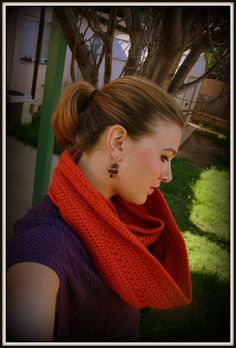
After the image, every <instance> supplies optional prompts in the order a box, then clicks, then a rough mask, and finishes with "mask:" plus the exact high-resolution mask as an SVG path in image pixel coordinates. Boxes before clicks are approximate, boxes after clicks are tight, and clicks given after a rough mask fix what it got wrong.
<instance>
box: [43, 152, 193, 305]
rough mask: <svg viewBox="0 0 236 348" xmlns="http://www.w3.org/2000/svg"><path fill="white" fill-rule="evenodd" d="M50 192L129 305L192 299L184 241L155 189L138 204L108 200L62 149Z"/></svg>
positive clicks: (107, 280)
mask: <svg viewBox="0 0 236 348" xmlns="http://www.w3.org/2000/svg"><path fill="white" fill-rule="evenodd" d="M48 194H49V196H50V198H51V200H52V201H53V202H54V204H55V205H56V206H57V207H58V208H59V210H60V213H61V214H62V216H63V218H64V220H65V221H66V222H67V223H68V224H69V225H70V226H71V228H72V229H73V230H74V232H75V233H76V234H78V236H79V238H80V240H81V242H82V243H83V245H84V246H85V247H86V249H87V251H88V253H89V254H90V257H91V258H92V260H93V262H94V264H95V266H96V268H97V270H98V272H99V274H100V276H101V277H102V278H103V280H104V281H105V283H106V284H107V286H108V287H110V288H111V289H112V290H113V291H114V292H115V293H117V294H118V295H119V296H120V297H121V298H122V299H123V300H124V301H125V302H126V303H127V304H129V305H131V306H133V307H136V308H143V307H151V308H156V309H164V308H172V307H175V306H179V305H186V304H189V303H190V302H191V298H192V288H191V279H190V271H189V264H188V257H187V251H186V247H185V242H184V239H183V237H182V235H181V232H180V231H179V229H178V227H177V225H176V223H175V221H174V218H173V216H172V214H171V212H170V209H169V207H168V205H167V203H166V201H165V198H164V196H163V195H162V193H161V192H160V190H159V189H156V190H155V191H154V193H153V194H152V195H150V196H148V198H147V201H146V202H145V204H143V205H140V206H139V205H135V204H131V203H128V202H126V201H124V200H123V199H122V198H120V197H118V196H115V197H114V198H113V199H112V202H111V201H109V200H107V199H106V198H104V197H103V196H102V195H101V194H100V193H98V192H97V191H96V190H95V189H94V188H93V186H92V185H91V184H90V183H89V182H88V180H87V179H86V177H85V176H84V175H83V173H82V172H81V170H80V168H79V166H78V165H76V163H75V162H74V161H73V159H72V156H71V154H70V153H69V152H68V151H65V152H63V153H62V155H61V158H60V160H59V163H58V165H57V167H56V169H55V171H54V174H53V177H52V181H51V184H50V187H49V191H48Z"/></svg>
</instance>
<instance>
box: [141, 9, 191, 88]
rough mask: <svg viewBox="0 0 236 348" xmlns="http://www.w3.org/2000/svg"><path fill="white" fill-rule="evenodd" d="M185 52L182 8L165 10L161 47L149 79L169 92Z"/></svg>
mask: <svg viewBox="0 0 236 348" xmlns="http://www.w3.org/2000/svg"><path fill="white" fill-rule="evenodd" d="M183 51H184V47H183V28H182V8H181V7H177V8H168V9H164V11H163V24H162V31H161V40H160V46H159V49H158V51H157V52H156V54H155V62H156V65H155V70H154V71H153V74H152V76H150V75H149V76H148V77H149V78H150V79H151V80H153V81H154V82H156V83H157V84H158V85H160V86H161V87H162V88H164V89H165V90H167V89H168V87H169V85H170V82H171V79H172V78H173V76H174V74H175V71H176V69H177V67H178V63H179V60H180V58H181V56H182V54H183Z"/></svg>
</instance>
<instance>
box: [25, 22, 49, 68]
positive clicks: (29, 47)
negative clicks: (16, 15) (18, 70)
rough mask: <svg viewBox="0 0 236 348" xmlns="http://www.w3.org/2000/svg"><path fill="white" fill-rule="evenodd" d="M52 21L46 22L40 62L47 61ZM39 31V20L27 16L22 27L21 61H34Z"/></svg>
mask: <svg viewBox="0 0 236 348" xmlns="http://www.w3.org/2000/svg"><path fill="white" fill-rule="evenodd" d="M50 31H51V23H47V22H45V23H44V30H43V38H42V46H41V55H40V63H41V64H45V63H47V58H48V45H49V39H50ZM38 33H39V20H38V19H36V18H31V17H28V16H25V19H24V24H23V29H22V43H21V53H20V60H21V62H34V61H35V55H36V48H37V40H38Z"/></svg>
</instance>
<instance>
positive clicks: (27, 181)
mask: <svg viewBox="0 0 236 348" xmlns="http://www.w3.org/2000/svg"><path fill="white" fill-rule="evenodd" d="M57 161H58V156H56V155H53V159H52V170H53V169H54V167H55V166H56V163H57ZM35 162H36V150H35V149H33V148H32V147H30V146H28V145H25V144H24V143H23V142H21V141H19V140H17V139H16V138H13V137H10V136H8V137H7V139H6V229H7V239H9V238H10V237H11V236H12V225H13V223H14V222H15V221H16V220H17V219H19V218H21V217H22V216H23V215H25V214H26V212H27V211H29V209H30V208H31V202H32V195H33V185H34V169H35ZM52 170H51V174H52Z"/></svg>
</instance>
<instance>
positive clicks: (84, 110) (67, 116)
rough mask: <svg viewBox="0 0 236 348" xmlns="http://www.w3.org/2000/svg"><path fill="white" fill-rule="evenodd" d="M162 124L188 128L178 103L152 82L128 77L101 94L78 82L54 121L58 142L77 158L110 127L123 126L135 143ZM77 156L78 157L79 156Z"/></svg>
mask: <svg viewBox="0 0 236 348" xmlns="http://www.w3.org/2000/svg"><path fill="white" fill-rule="evenodd" d="M160 120H163V121H167V122H169V121H171V122H175V123H177V124H178V125H180V126H181V127H184V126H185V123H186V117H185V116H184V115H183V113H182V111H181V110H180V107H179V106H178V105H177V103H176V102H175V100H174V99H173V98H172V97H171V96H170V95H169V94H168V93H167V92H165V91H164V90H163V89H161V88H160V87H158V86H157V85H156V84H154V83H153V82H151V81H150V80H148V79H146V78H144V77H140V76H124V77H122V78H119V79H116V80H113V81H111V82H110V83H108V84H106V85H105V86H103V87H102V88H101V89H100V90H98V91H97V90H96V89H94V87H93V86H92V85H90V84H89V83H87V82H75V83H73V84H71V85H69V86H67V87H66V88H65V90H64V91H63V92H62V95H61V97H60V100H59V102H58V104H57V107H56V110H55V112H54V113H53V117H52V128H53V130H54V133H55V135H56V138H57V142H58V144H59V145H61V146H62V147H63V148H65V147H67V148H70V149H71V150H72V151H73V152H74V153H75V154H78V155H79V154H81V153H82V152H83V151H85V150H88V149H90V148H92V147H93V146H94V145H95V144H96V142H97V141H98V139H99V137H100V136H101V134H102V133H103V131H104V130H105V129H106V127H108V126H112V125H114V124H120V125H121V126H123V127H124V128H125V129H126V131H127V133H128V134H129V136H130V137H131V138H132V139H139V138H140V136H142V135H144V134H148V133H152V131H153V126H155V125H156V124H157V123H158V122H159V121H160ZM75 156H77V155H75Z"/></svg>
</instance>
